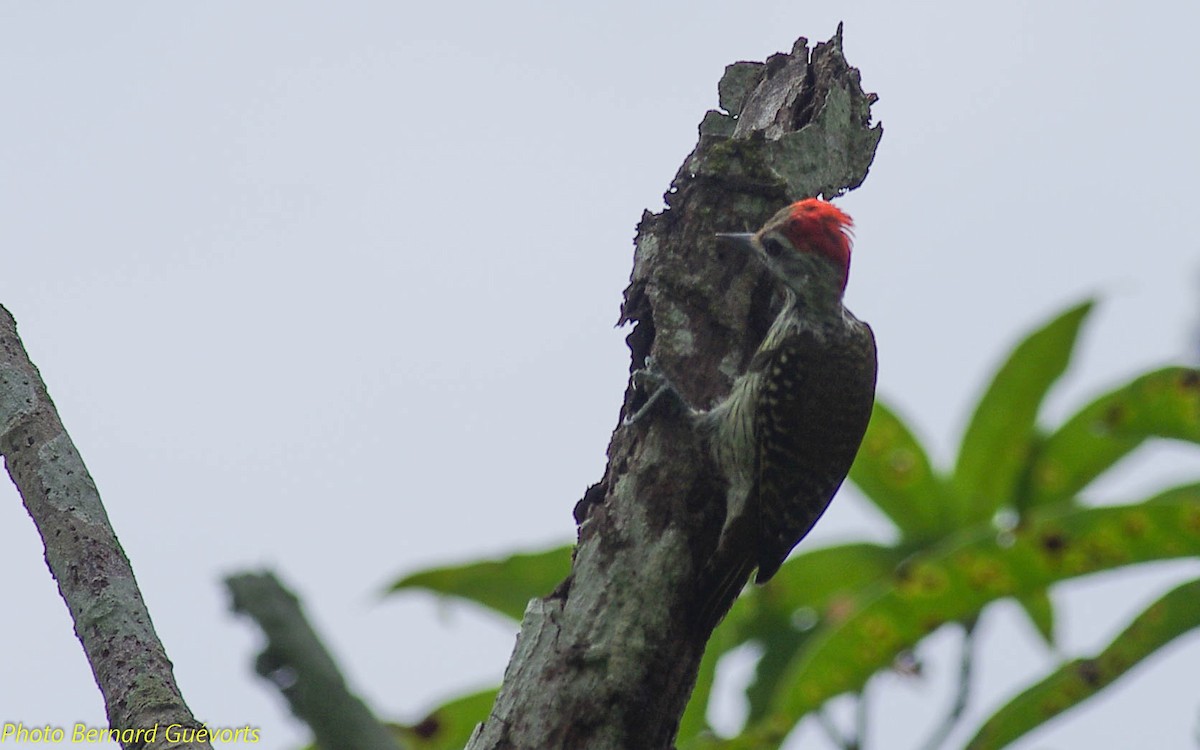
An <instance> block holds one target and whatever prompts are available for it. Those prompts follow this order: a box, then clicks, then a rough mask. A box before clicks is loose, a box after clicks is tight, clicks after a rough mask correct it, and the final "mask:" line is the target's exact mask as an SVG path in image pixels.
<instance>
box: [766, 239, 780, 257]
mask: <svg viewBox="0 0 1200 750" xmlns="http://www.w3.org/2000/svg"><path fill="white" fill-rule="evenodd" d="M762 246H763V251H764V252H766V254H767V255H769V256H771V257H772V258H778V257H779V256H780V255H783V249H784V248H783V243H782V242H780V241H779V240H778V239H776V238H775V237H767V238H766V239H765V240H763V241H762Z"/></svg>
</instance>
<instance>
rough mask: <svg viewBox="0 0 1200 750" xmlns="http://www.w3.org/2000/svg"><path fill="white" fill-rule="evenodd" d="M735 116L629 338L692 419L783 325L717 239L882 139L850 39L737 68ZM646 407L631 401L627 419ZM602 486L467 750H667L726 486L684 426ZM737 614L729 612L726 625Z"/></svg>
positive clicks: (639, 272)
mask: <svg viewBox="0 0 1200 750" xmlns="http://www.w3.org/2000/svg"><path fill="white" fill-rule="evenodd" d="M719 90H720V96H721V106H722V108H723V109H724V112H718V111H710V112H709V113H708V114H707V115H706V116H705V118H704V121H703V122H702V123H701V126H700V141H699V144H698V145H697V147H696V149H695V150H694V151H693V152H692V154H691V155H690V156H688V158H687V159H686V160H685V162H684V164H683V167H682V168H681V169H680V170H679V173H678V174H677V175H676V177H675V180H674V182H673V183H672V186H671V189H670V191H669V192H668V193H667V195H666V202H667V206H668V207H667V209H666V210H665V211H663V212H661V213H658V214H650V213H646V214H644V215H643V217H642V221H641V223H640V225H639V227H638V236H637V249H636V252H635V255H634V268H633V274H632V279H631V282H630V285H629V288H628V289H627V290H626V291H625V303H624V305H623V308H622V314H621V322H623V323H625V322H630V323H633V324H634V329H633V331H632V333H631V334H630V335H629V338H628V342H629V346H630V350H631V354H632V363H631V368H630V369H631V371H632V370H635V369H637V368H639V367H642V366H643V364H644V363H645V361H646V357H647V356H648V355H653V356H654V358H655V360H656V361H657V363H658V365H659V367H660V368H661V369H662V370H663V371H664V372H665V373H666V374H667V375H668V376H669V377H670V378H671V380H672V381H673V383H674V384H675V385H676V386H677V387H678V388H679V390H680V392H681V393H682V395H683V396H684V397H685V399H686V400H687V401H688V402H689V403H690V404H692V405H695V406H698V407H707V406H710V405H711V404H713V403H714V402H715V401H716V400H717V399H718V398H719V397H721V396H723V395H725V394H726V393H727V392H728V389H729V386H730V384H731V383H732V381H733V379H734V378H735V377H736V376H737V375H738V374H739V373H740V372H741V371H742V370H743V369H744V368H745V366H746V363H747V360H748V358H749V356H750V355H751V354H752V353H753V351H754V349H755V348H756V347H757V346H758V344H759V342H760V341H761V339H762V337H763V335H764V334H765V332H766V329H767V326H768V325H769V323H770V320H771V318H772V317H773V314H774V312H775V311H774V310H772V305H773V303H772V300H771V294H770V291H769V290H770V288H771V286H770V284H769V283H768V282H767V281H766V279H765V278H764V276H763V274H762V272H761V270H760V269H758V268H756V267H754V266H753V265H752V264H749V263H747V259H746V258H744V257H732V256H730V255H728V254H727V253H725V252H724V251H723V250H721V249H719V248H717V247H716V244H715V242H714V240H713V235H714V233H716V232H722V231H725V232H728V231H745V230H747V229H750V228H752V227H757V226H758V225H759V224H761V223H762V222H763V221H764V220H765V219H766V218H767V217H768V216H769V215H770V214H771V213H773V212H774V211H775V210H777V209H778V208H779V207H780V206H782V205H784V204H786V203H788V202H790V201H793V200H797V199H799V198H803V197H807V196H813V195H818V194H822V195H824V196H826V197H831V196H836V195H840V194H842V193H844V192H845V191H846V190H848V189H850V188H853V187H856V186H858V185H859V184H861V183H862V181H863V179H864V178H865V177H866V173H867V169H868V167H869V166H870V164H871V161H872V159H873V158H874V152H875V147H876V145H877V144H878V142H879V138H880V136H881V132H882V131H881V128H880V127H879V126H878V125H875V126H872V124H871V114H870V107H871V104H872V103H873V102H874V101H875V96H874V95H872V94H865V93H863V91H862V89H861V86H860V84H859V75H858V71H856V70H855V69H853V68H850V67H849V66H848V65H847V64H846V61H845V59H844V58H843V56H842V37H841V29H840V28H839V30H838V34H837V35H836V36H835V37H834V38H833V39H832V40H830V41H829V42H827V43H824V44H818V45H817V46H816V48H815V49H813V50H810V49H809V47H808V42H807V40H805V39H801V40H799V41H798V42H797V43H796V45H795V47H794V48H793V49H792V52H791V54H787V55H784V54H779V55H775V56H773V57H771V58H770V59H769V60H767V62H766V63H737V64H735V65H731V66H729V68H728V69H727V71H726V74H725V77H724V78H723V79H722V81H721V84H720V89H719ZM640 398H641V395H640V394H637V393H635V391H634V389H633V388H632V387H630V388H628V389H627V390H626V398H625V404H624V406H623V408H622V414H629V413H632V412H633V410H634V409H635V408H636V407H637V406H638V405H639V404H638V403H635V402H637V401H639V400H640ZM608 456H609V463H608V467H607V469H606V471H605V475H604V478H603V479H602V480H601V482H600V483H599V484H598V485H597V486H596V487H594V488H593V489H592V490H589V492H588V494H587V495H586V496H585V498H584V500H583V501H581V502H580V503H579V505H577V506H576V520H577V521H578V522H579V539H578V546H577V547H576V551H575V559H574V564H573V568H572V573H571V575H570V576H569V577H568V578H567V580H566V581H564V582H563V584H562V585H561V586H560V587H559V588H558V590H557V591H556V592H555V593H553V594H552V595H550V596H549V597H547V598H545V599H541V600H535V601H533V602H531V603H530V605H529V608H528V609H527V610H526V613H525V618H524V622H523V623H522V627H521V633H520V635H519V637H518V641H517V646H516V649H515V651H514V653H513V655H512V659H511V661H510V662H509V666H508V670H507V672H506V674H505V678H504V686H503V688H502V689H501V691H500V694H499V697H498V698H497V700H496V704H495V706H494V707H493V710H492V714H491V716H490V718H489V719H488V720H487V722H486V723H485V724H483V725H481V726H480V727H479V728H477V730H476V733H475V735H474V736H473V737H472V739H471V741H470V743H468V750H500V748H506V749H508V750H512V749H516V750H522V749H524V748H529V749H531V750H532V749H533V748H537V749H538V750H544V749H546V748H580V747H587V748H590V749H591V750H604V749H606V748H610V749H612V750H617V749H626V748H639V750H646V749H649V750H658V749H660V748H668V747H671V746H672V744H673V741H674V737H675V733H676V731H677V727H678V722H679V717H680V715H681V714H682V712H683V709H684V706H685V705H686V703H687V700H688V697H689V695H690V694H691V691H692V687H693V684H694V681H695V678H696V670H697V668H698V665H699V661H700V657H701V655H702V654H703V652H704V647H705V643H706V641H707V640H708V636H709V635H710V633H709V632H708V629H709V628H708V627H705V626H697V625H696V624H695V622H696V619H697V618H696V609H697V606H698V604H699V602H700V600H701V599H702V596H701V594H702V592H700V591H699V590H698V588H699V587H698V579H699V577H700V574H701V572H702V570H703V567H704V561H705V560H706V559H707V558H708V556H709V555H710V554H711V553H712V552H713V549H714V547H715V545H716V541H717V536H718V533H719V531H720V528H721V523H722V520H723V515H724V493H725V485H724V480H723V479H722V478H721V477H720V476H719V474H718V472H717V471H716V470H715V467H714V466H713V465H712V462H711V459H710V457H709V455H708V451H707V449H706V448H705V446H704V445H703V440H702V439H701V437H700V436H699V435H697V434H695V433H694V431H693V427H692V425H691V424H690V423H688V422H687V421H686V420H682V419H667V418H664V419H654V420H648V423H645V424H643V423H639V424H637V425H634V426H633V427H619V428H618V429H617V430H616V432H615V433H614V434H613V437H612V441H611V443H610V445H609V450H608ZM730 603H731V602H725V603H724V606H725V608H726V609H727V608H728V606H729V604H730Z"/></svg>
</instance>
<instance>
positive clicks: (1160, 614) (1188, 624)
mask: <svg viewBox="0 0 1200 750" xmlns="http://www.w3.org/2000/svg"><path fill="white" fill-rule="evenodd" d="M1197 601H1200V580H1197V581H1191V582H1189V583H1185V584H1183V585H1182V586H1179V587H1178V588H1176V589H1174V590H1172V591H1171V592H1170V593H1168V594H1166V595H1165V596H1163V597H1162V598H1161V599H1159V600H1158V601H1156V602H1155V603H1154V604H1152V605H1150V607H1148V608H1147V609H1146V610H1145V611H1144V612H1142V613H1141V614H1140V615H1138V616H1137V617H1136V618H1135V619H1134V621H1133V622H1132V623H1130V625H1129V627H1127V628H1126V629H1125V631H1124V632H1123V633H1121V634H1120V635H1119V636H1117V637H1116V638H1115V639H1114V640H1113V642H1112V643H1110V644H1109V645H1108V647H1107V648H1105V649H1104V650H1103V651H1102V652H1100V653H1099V654H1097V655H1095V656H1093V657H1091V658H1089V659H1075V660H1073V661H1070V662H1067V663H1066V664H1064V665H1063V666H1062V667H1060V668H1059V669H1058V670H1056V671H1055V672H1054V673H1052V674H1050V675H1049V676H1047V677H1046V678H1045V679H1044V680H1041V681H1040V682H1038V683H1037V684H1035V685H1033V686H1032V687H1030V688H1029V689H1027V690H1025V691H1024V692H1022V693H1021V694H1020V695H1018V696H1017V697H1015V698H1013V699H1012V700H1011V701H1009V702H1008V703H1007V704H1006V705H1005V706H1003V707H1002V708H1001V709H1000V710H999V711H997V712H996V713H994V714H992V716H991V717H990V718H989V719H988V720H987V721H986V722H984V724H983V726H982V727H980V728H979V731H978V732H976V734H975V736H974V737H973V738H972V739H971V741H970V742H969V743H967V745H966V747H967V748H968V749H969V750H998V748H1002V747H1006V746H1007V745H1009V744H1010V743H1012V742H1013V741H1014V740H1016V739H1017V738H1018V737H1021V736H1023V735H1024V734H1026V733H1027V732H1030V731H1032V730H1033V729H1036V728H1037V727H1039V726H1041V725H1042V724H1044V723H1045V722H1046V721H1048V720H1050V719H1051V718H1053V717H1054V716H1057V715H1058V714H1060V713H1062V712H1064V711H1067V710H1069V709H1071V708H1074V707H1075V706H1077V705H1079V704H1080V703H1083V702H1084V701H1086V700H1087V699H1089V698H1091V697H1092V696H1093V695H1095V694H1096V693H1098V692H1100V691H1101V690H1103V689H1104V688H1106V687H1108V686H1109V685H1110V684H1112V683H1113V682H1114V681H1115V680H1117V679H1119V678H1120V677H1121V676H1123V675H1124V674H1125V673H1127V672H1128V671H1129V670H1131V669H1132V668H1133V667H1135V666H1137V665H1138V664H1139V663H1140V662H1141V661H1142V660H1143V659H1145V658H1146V657H1148V656H1151V655H1152V654H1154V653H1155V652H1156V651H1158V650H1159V649H1161V648H1162V647H1163V646H1165V645H1167V644H1168V643H1170V642H1171V641H1172V640H1174V639H1175V638H1177V637H1179V636H1181V635H1183V634H1184V633H1187V632H1189V631H1191V630H1193V629H1195V628H1197V627H1200V607H1197V606H1196V602H1197Z"/></svg>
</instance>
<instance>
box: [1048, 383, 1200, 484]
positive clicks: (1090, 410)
mask: <svg viewBox="0 0 1200 750" xmlns="http://www.w3.org/2000/svg"><path fill="white" fill-rule="evenodd" d="M1150 437H1163V438H1174V439H1177V440H1188V441H1191V442H1194V443H1200V371H1198V370H1195V369H1192V368H1188V367H1167V368H1164V369H1162V370H1157V371H1155V372H1151V373H1148V374H1146V375H1143V376H1141V377H1139V378H1136V379H1135V380H1133V381H1132V382H1130V383H1128V384H1126V385H1124V386H1122V387H1121V388H1118V389H1116V390H1115V391H1112V392H1110V393H1107V394H1105V395H1104V396H1101V397H1100V398H1099V399H1097V400H1095V401H1093V402H1092V403H1091V404H1090V405H1089V406H1087V407H1085V408H1084V409H1083V410H1082V411H1080V412H1079V413H1078V414H1076V415H1075V416H1073V417H1071V418H1070V419H1069V420H1067V421H1066V422H1065V423H1064V424H1063V425H1062V426H1061V427H1060V428H1058V430H1056V431H1055V432H1054V433H1053V434H1051V435H1050V436H1049V437H1047V438H1046V439H1045V441H1044V442H1043V443H1042V445H1041V447H1040V448H1039V449H1038V451H1037V455H1036V457H1035V459H1034V461H1033V465H1032V467H1031V469H1030V474H1029V488H1028V499H1027V504H1028V506H1029V507H1036V506H1039V505H1048V504H1051V503H1055V502H1059V501H1062V500H1066V499H1069V498H1071V497H1074V495H1075V493H1077V492H1079V491H1080V490H1082V489H1083V488H1084V487H1086V486H1087V485H1088V484H1089V483H1090V482H1091V481H1092V480H1093V479H1095V478H1096V477H1097V476H1099V475H1100V474H1101V473H1103V472H1104V471H1105V470H1107V469H1108V468H1109V467H1111V466H1112V465H1113V464H1115V463H1116V462H1117V461H1119V460H1120V459H1121V458H1123V457H1124V456H1125V455H1126V454H1128V453H1129V452H1130V451H1132V450H1133V449H1135V448H1137V447H1138V446H1139V445H1141V444H1142V442H1143V441H1144V440H1146V438H1150Z"/></svg>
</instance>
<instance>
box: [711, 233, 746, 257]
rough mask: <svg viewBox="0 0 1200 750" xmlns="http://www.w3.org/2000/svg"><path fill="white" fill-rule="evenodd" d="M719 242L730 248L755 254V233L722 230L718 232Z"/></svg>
mask: <svg viewBox="0 0 1200 750" xmlns="http://www.w3.org/2000/svg"><path fill="white" fill-rule="evenodd" d="M717 244H718V245H720V246H721V247H724V248H729V249H730V250H736V251H738V252H743V253H750V254H752V255H753V254H754V235H752V234H747V233H728V232H721V233H718V234H717Z"/></svg>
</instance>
